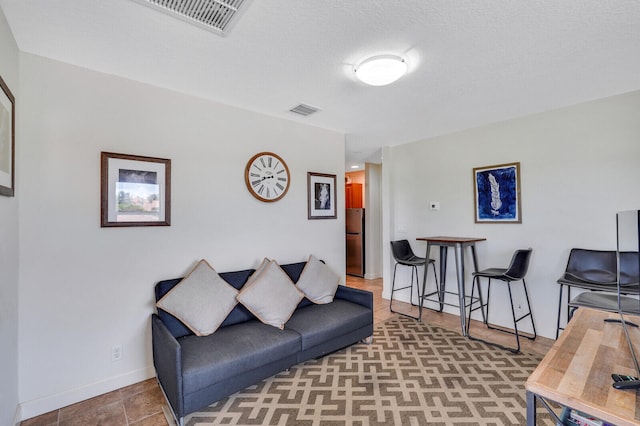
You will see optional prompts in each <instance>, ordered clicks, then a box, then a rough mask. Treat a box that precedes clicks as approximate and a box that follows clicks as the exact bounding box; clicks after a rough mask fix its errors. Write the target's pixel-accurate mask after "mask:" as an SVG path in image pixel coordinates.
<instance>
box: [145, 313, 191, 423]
mask: <svg viewBox="0 0 640 426" xmlns="http://www.w3.org/2000/svg"><path fill="white" fill-rule="evenodd" d="M151 332H152V344H153V365H154V366H155V369H156V375H157V376H158V381H159V382H160V385H161V386H162V390H163V391H164V393H165V396H166V397H167V399H168V400H169V403H170V404H171V409H172V410H173V414H174V415H175V417H176V418H177V419H180V418H182V417H183V416H184V404H183V400H184V396H183V394H182V351H181V347H180V343H178V341H177V340H176V338H175V337H173V335H172V334H171V333H170V332H169V329H167V327H166V326H165V325H164V323H163V322H162V320H161V319H160V317H159V316H158V315H157V314H152V316H151Z"/></svg>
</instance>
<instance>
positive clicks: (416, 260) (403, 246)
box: [389, 240, 438, 320]
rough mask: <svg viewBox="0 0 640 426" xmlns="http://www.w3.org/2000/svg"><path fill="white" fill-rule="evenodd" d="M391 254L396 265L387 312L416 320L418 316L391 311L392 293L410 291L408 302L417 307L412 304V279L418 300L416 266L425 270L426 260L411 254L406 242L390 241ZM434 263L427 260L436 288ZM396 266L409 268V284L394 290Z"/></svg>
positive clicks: (418, 283) (409, 246)
mask: <svg viewBox="0 0 640 426" xmlns="http://www.w3.org/2000/svg"><path fill="white" fill-rule="evenodd" d="M391 253H392V255H393V258H394V259H395V261H396V264H395V266H394V267H393V281H392V283H391V298H390V300H389V310H390V311H391V312H393V313H394V314H400V315H404V316H406V317H409V318H413V319H416V320H417V319H419V316H415V317H414V316H412V315H409V314H407V313H404V312H398V311H394V310H393V293H395V292H396V291H400V290H406V289H411V294H410V296H409V301H410V302H411V305H412V306H417V305H416V304H414V303H413V283H414V280H413V277H414V275H415V283H416V292H417V293H418V298H420V297H422V295H421V294H420V279H419V276H418V266H424V267H425V268H426V267H427V265H426V259H425V258H424V257H418V256H416V255H415V254H414V253H413V250H412V249H411V245H410V244H409V241H407V240H399V241H391ZM435 263H436V262H435V260H433V259H429V264H431V266H432V267H433V275H434V277H436V278H435V279H436V286H437V285H438V276H437V275H436V266H435ZM398 265H402V266H410V267H411V283H410V284H409V285H407V286H404V287H400V288H396V270H397V269H398Z"/></svg>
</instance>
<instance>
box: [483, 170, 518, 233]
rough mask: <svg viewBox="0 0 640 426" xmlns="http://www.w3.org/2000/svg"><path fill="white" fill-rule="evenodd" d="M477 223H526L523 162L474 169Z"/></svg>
mask: <svg viewBox="0 0 640 426" xmlns="http://www.w3.org/2000/svg"><path fill="white" fill-rule="evenodd" d="M473 185H474V210H475V212H474V214H475V222H476V223H522V207H521V203H520V195H521V194H520V163H509V164H499V165H497V166H488V167H476V168H474V169H473Z"/></svg>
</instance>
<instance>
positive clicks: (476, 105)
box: [0, 0, 640, 164]
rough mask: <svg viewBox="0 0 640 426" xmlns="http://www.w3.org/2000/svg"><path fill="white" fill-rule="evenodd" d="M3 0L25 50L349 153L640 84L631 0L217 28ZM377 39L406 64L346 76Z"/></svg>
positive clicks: (267, 14) (300, 6) (427, 10)
mask: <svg viewBox="0 0 640 426" xmlns="http://www.w3.org/2000/svg"><path fill="white" fill-rule="evenodd" d="M0 6H1V7H2V9H3V11H4V13H5V15H6V17H7V20H8V22H9V25H10V27H11V29H12V31H13V34H14V36H15V38H16V41H17V43H18V46H19V48H20V49H21V50H22V51H24V52H29V53H33V54H36V55H41V56H45V57H49V58H53V59H56V60H60V61H64V62H67V63H71V64H75V65H79V66H82V67H85V68H89V69H93V70H97V71H102V72H105V73H109V74H114V75H119V76H123V77H126V78H130V79H133V80H137V81H142V82H146V83H149V84H152V85H156V86H161V87H165V88H169V89H173V90H176V91H179V92H183V93H187V94H191V95H195V96H198V97H203V98H208V99H211V100H214V101H218V102H222V103H225V104H229V105H234V106H239V107H242V108H246V109H250V110H254V111H259V112H263V113H266V114H269V115H272V116H277V117H282V118H286V119H290V120H295V121H298V122H303V123H308V124H311V125H314V126H319V127H323V128H328V129H333V130H338V131H340V132H343V133H344V134H345V135H346V141H347V152H346V161H347V164H350V162H352V161H356V162H362V161H364V160H367V161H373V162H378V160H379V148H380V147H382V146H386V145H397V144H402V143H407V142H411V141H414V140H418V139H423V138H426V137H431V136H436V135H441V134H445V133H451V132H454V131H458V130H463V129H468V128H471V127H476V126H480V125H483V124H487V123H492V122H497V121H501V120H505V119H509V118H513V117H518V116H523V115H527V114H532V113H536V112H541V111H546V110H550V109H554V108H558V107H562V106H567V105H572V104H575V103H579V102H583V101H587V100H591V99H597V98H601V97H605V96H609V95H614V94H618V93H624V92H628V91H631V90H636V89H640V0H562V1H559V0H483V1H477V0H455V1H452V0H439V1H431V0H429V1H427V0H349V1H347V0H253V1H252V2H251V3H250V4H249V6H248V8H247V9H246V11H245V12H244V13H243V14H242V15H241V17H240V20H239V21H238V22H237V23H235V25H234V27H233V29H232V31H231V32H230V34H229V35H227V36H226V37H221V36H219V35H216V34H213V33H210V32H207V31H206V30H203V29H201V28H199V27H196V26H193V25H190V24H188V23H185V22H184V21H182V20H179V19H175V18H172V17H170V16H168V15H166V14H163V13H160V12H158V11H155V10H153V9H151V8H148V7H145V6H143V5H141V4H139V3H137V2H134V1H132V0H0ZM387 53H394V54H401V55H404V56H405V57H407V58H408V61H409V67H410V68H409V73H408V75H406V76H405V77H404V78H403V79H401V80H399V81H398V82H397V83H395V84H392V85H390V86H384V87H369V86H366V85H364V84H362V83H360V82H358V81H357V80H356V79H355V78H354V75H353V71H352V68H353V65H355V64H357V63H358V62H360V61H361V60H363V59H364V58H366V57H368V56H373V55H378V54H387ZM299 103H305V104H308V105H312V106H315V107H318V108H320V112H317V113H315V114H313V115H311V116H308V117H301V116H299V115H296V114H292V113H290V112H288V110H289V109H290V108H292V107H294V106H296V105H298V104H299Z"/></svg>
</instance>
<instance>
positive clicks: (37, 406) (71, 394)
mask: <svg viewBox="0 0 640 426" xmlns="http://www.w3.org/2000/svg"><path fill="white" fill-rule="evenodd" d="M155 375H156V373H155V370H154V368H153V367H152V366H149V367H146V368H142V369H139V370H134V371H131V372H129V373H125V374H121V375H119V376H115V377H110V378H108V379H105V380H101V381H99V382H95V383H90V384H88V385H85V386H81V387H79V388H75V389H69V390H66V391H64V392H60V393H57V394H54V395H49V396H45V397H42V398H38V399H34V400H32V401H27V402H22V403H21V404H20V405H19V406H18V410H17V416H18V420H26V419H30V418H32V417H36V416H39V415H41V414H44V413H48V412H49V411H53V410H57V409H58V408H62V407H66V406H67V405H71V404H75V403H76V402H80V401H84V400H86V399H89V398H93V397H94V396H98V395H102V394H105V393H108V392H111V391H114V390H116V389H120V388H123V387H125V386H129V385H132V384H134V383H138V382H142V381H144V380H147V379H150V378H152V377H155ZM17 424H18V425H19V423H17Z"/></svg>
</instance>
